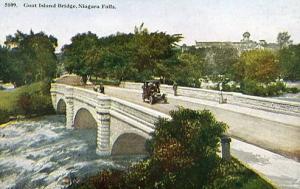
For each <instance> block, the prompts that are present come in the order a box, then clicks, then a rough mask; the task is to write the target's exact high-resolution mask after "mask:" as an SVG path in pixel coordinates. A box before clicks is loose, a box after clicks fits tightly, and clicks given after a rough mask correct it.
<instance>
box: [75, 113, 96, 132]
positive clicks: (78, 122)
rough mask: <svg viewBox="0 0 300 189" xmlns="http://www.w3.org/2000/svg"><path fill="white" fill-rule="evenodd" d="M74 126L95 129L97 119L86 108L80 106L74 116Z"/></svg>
mask: <svg viewBox="0 0 300 189" xmlns="http://www.w3.org/2000/svg"><path fill="white" fill-rule="evenodd" d="M74 128H94V129H97V121H96V119H95V118H94V117H93V115H92V113H91V112H90V111H89V110H87V109H86V108H80V109H79V110H78V111H77V112H76V115H75V117H74Z"/></svg>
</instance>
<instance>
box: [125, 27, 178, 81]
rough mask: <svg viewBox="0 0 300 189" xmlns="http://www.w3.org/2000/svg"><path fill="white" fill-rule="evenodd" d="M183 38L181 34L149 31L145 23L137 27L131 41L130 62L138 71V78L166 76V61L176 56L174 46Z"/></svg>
mask: <svg viewBox="0 0 300 189" xmlns="http://www.w3.org/2000/svg"><path fill="white" fill-rule="evenodd" d="M181 38H182V37H181V35H179V34H175V35H169V34H166V33H164V32H151V33H149V32H148V29H146V28H144V27H143V24H141V26H140V27H139V28H138V27H136V28H135V33H134V36H133V39H132V41H131V43H130V48H131V51H132V54H131V57H130V62H131V66H133V68H135V69H136V71H137V72H136V73H137V77H138V80H143V79H149V78H151V77H153V76H161V77H165V75H167V73H166V71H167V69H165V68H166V66H165V65H166V61H168V59H170V58H172V57H173V56H174V53H175V51H174V47H175V45H176V43H177V42H179V41H180V39H181Z"/></svg>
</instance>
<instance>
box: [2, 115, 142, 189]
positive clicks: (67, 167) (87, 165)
mask: <svg viewBox="0 0 300 189" xmlns="http://www.w3.org/2000/svg"><path fill="white" fill-rule="evenodd" d="M96 135H97V132H96V130H94V129H80V130H79V129H78V130H70V129H66V128H65V118H64V116H46V117H43V118H42V119H41V120H29V121H25V122H19V123H14V124H12V125H10V126H8V127H5V128H2V129H0V188H1V189H2V188H45V187H46V188H64V187H65V185H64V183H63V180H64V178H65V177H66V176H68V175H70V174H71V175H75V176H76V177H77V178H79V179H80V178H83V177H86V176H89V175H93V174H96V173H97V172H99V170H101V169H105V168H117V169H124V168H125V167H126V166H128V165H129V164H130V163H131V162H134V161H137V159H133V158H131V159H128V158H127V159H112V158H105V159H104V158H102V159H100V158H99V156H97V155H96V152H95V151H96Z"/></svg>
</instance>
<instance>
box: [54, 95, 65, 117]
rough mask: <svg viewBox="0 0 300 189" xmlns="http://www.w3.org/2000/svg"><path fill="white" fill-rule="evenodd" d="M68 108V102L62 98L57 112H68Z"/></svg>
mask: <svg viewBox="0 0 300 189" xmlns="http://www.w3.org/2000/svg"><path fill="white" fill-rule="evenodd" d="M66 108H67V105H66V102H65V100H64V99H62V98H61V99H60V100H59V101H58V103H57V106H56V109H57V110H56V112H57V113H58V114H66Z"/></svg>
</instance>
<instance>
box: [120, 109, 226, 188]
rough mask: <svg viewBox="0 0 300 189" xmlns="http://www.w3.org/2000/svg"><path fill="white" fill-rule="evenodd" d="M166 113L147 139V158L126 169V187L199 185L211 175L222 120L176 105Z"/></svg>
mask: <svg viewBox="0 0 300 189" xmlns="http://www.w3.org/2000/svg"><path fill="white" fill-rule="evenodd" d="M170 115H171V117H172V119H171V120H167V119H160V120H159V121H158V122H157V123H156V129H155V131H154V133H153V134H152V138H151V139H150V141H148V150H149V153H150V158H149V160H148V161H146V162H145V163H143V164H138V165H137V166H136V167H135V169H134V170H133V171H132V172H129V173H128V175H127V178H128V179H127V183H126V186H132V187H129V188H138V187H141V188H203V186H204V185H207V184H209V183H211V182H213V180H214V179H215V171H216V169H217V168H218V167H219V165H220V161H221V159H220V157H219V156H218V155H217V152H218V149H219V145H220V138H221V136H222V135H223V134H224V132H225V131H226V128H227V126H226V124H225V123H222V122H218V121H216V119H215V118H214V116H213V115H212V113H211V112H209V111H207V110H203V111H196V110H191V109H185V108H179V110H176V111H171V112H170ZM133 185H135V187H134V186H133ZM153 186H155V187H153Z"/></svg>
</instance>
